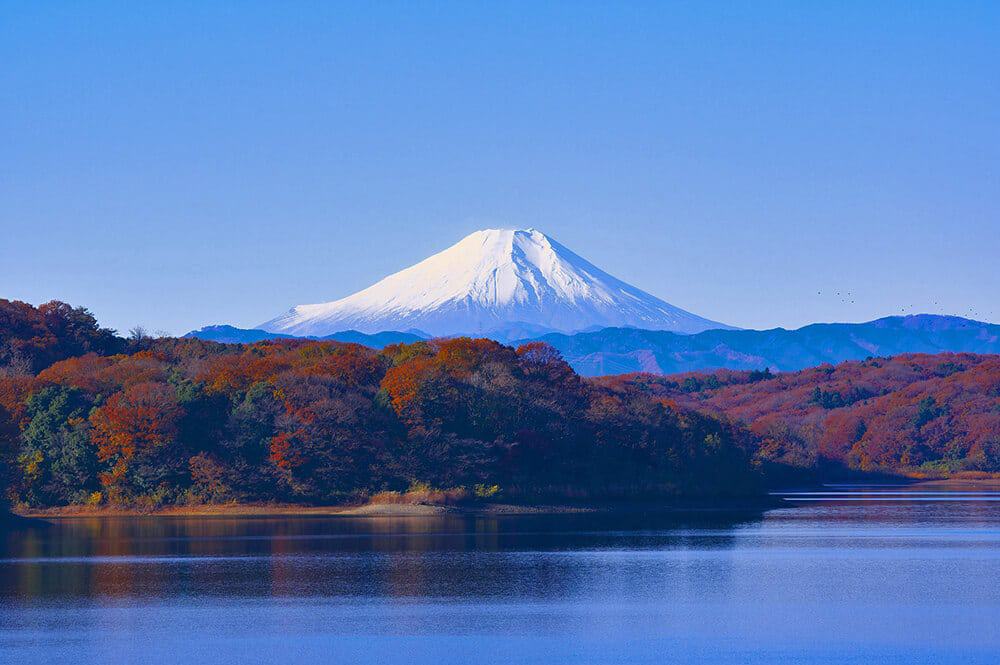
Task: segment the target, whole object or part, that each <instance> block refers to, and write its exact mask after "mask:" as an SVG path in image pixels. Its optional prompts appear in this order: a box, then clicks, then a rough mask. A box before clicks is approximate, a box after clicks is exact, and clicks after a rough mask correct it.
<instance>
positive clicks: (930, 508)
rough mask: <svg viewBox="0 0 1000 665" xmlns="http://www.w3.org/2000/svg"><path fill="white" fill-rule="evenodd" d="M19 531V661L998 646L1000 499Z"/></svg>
mask: <svg viewBox="0 0 1000 665" xmlns="http://www.w3.org/2000/svg"><path fill="white" fill-rule="evenodd" d="M781 498H782V500H783V503H784V505H782V506H781V507H779V508H777V509H774V510H769V511H766V512H763V513H761V512H746V513H732V512H722V511H711V510H707V511H690V512H683V513H676V514H653V515H642V514H628V515H592V514H590V515H588V514H572V515H521V516H504V517H465V516H440V517H406V518H388V517H369V518H356V517H355V518H347V517H324V518H318V517H317V518H284V517H283V518H275V519H272V518H227V517H218V518H176V517H174V518H168V517H148V518H100V519H89V518H88V519H83V518H80V519H64V520H61V521H58V523H57V524H56V525H55V526H52V527H50V528H45V529H27V530H22V531H19V532H15V533H8V534H0V539H2V544H0V661H3V662H10V663H19V664H28V663H57V662H59V663H61V662H73V663H101V664H102V665H107V664H109V663H233V662H244V663H264V662H282V663H293V662H324V663H390V662H400V663H435V664H440V663H471V662H509V663H664V662H679V663H689V662H690V663H838V664H840V663H873V662H879V663H893V662H899V663H935V664H940V663H963V664H969V663H997V662H1000V492H991V491H987V490H981V489H975V488H972V489H966V490H962V491H945V490H940V489H927V488H921V487H920V486H911V487H903V488H901V487H888V486H882V487H856V486H826V487H823V488H820V489H819V490H812V491H810V492H797V493H785V494H783V495H782V497H781Z"/></svg>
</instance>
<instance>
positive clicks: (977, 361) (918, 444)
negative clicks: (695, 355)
mask: <svg viewBox="0 0 1000 665" xmlns="http://www.w3.org/2000/svg"><path fill="white" fill-rule="evenodd" d="M596 381H597V382H598V383H600V384H601V385H604V386H606V387H609V388H613V389H615V390H619V391H627V392H639V393H643V394H648V395H654V396H657V397H660V398H663V399H667V400H670V401H671V402H672V403H673V404H676V405H677V406H678V407H679V408H684V409H696V410H698V411H701V412H704V413H707V414H711V415H715V416H719V417H726V418H731V419H732V420H733V421H735V422H739V423H742V424H745V425H747V426H749V428H750V430H751V431H752V432H753V433H754V434H755V435H756V437H757V441H758V443H757V444H756V445H757V452H756V458H757V459H758V460H761V461H765V462H773V463H780V464H783V465H788V466H791V467H801V468H817V467H819V466H822V465H823V464H824V463H826V464H835V465H842V466H844V467H846V468H849V469H857V470H861V471H889V472H905V473H911V474H927V475H938V474H953V473H956V472H992V473H996V472H1000V356H998V355H976V354H971V353H962V354H952V353H942V354H934V355H927V354H908V355H901V356H895V357H892V358H869V359H867V360H864V361H853V362H845V363H841V364H839V365H836V366H834V365H822V366H819V367H814V368H811V369H807V370H802V371H799V372H792V373H782V374H771V373H770V372H762V371H749V372H747V371H729V370H719V371H717V372H714V373H711V374H699V373H689V374H681V375H674V376H668V377H661V376H652V375H648V374H636V375H626V376H617V377H607V378H603V379H597V380H596Z"/></svg>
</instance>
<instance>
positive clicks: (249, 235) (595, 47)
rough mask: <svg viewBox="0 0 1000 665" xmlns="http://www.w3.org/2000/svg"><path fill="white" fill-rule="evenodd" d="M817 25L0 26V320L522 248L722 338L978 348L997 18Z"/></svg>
mask: <svg viewBox="0 0 1000 665" xmlns="http://www.w3.org/2000/svg"><path fill="white" fill-rule="evenodd" d="M821 4H822V3H811V2H808V3H804V2H789V3H768V2H739V3H722V2H720V3H703V2H686V3H650V4H643V3H610V2H608V3H589V2H583V3H576V2H574V3H538V2H526V3H517V2H513V3H477V2H461V3H409V2H407V3H393V2H384V3H360V2H359V3H328V2H322V3H308V2H297V3H283V2H274V3H264V2H214V3H212V2H210V3H204V2H191V3H181V2H162V3H132V2H117V3H101V2H86V3H85V2H46V3H37V2H8V1H6V0H0V62H3V65H2V66H0V154H2V158H0V232H2V235H0V297H7V298H16V299H22V300H27V301H29V302H33V303H39V302H44V301H46V300H49V299H54V298H57V299H61V300H66V301H69V302H72V303H74V304H84V305H87V306H88V307H90V308H91V309H92V310H93V311H94V312H95V313H96V314H97V315H98V317H99V319H100V320H101V321H102V322H103V323H104V324H105V325H109V326H111V327H115V328H118V329H121V330H125V329H127V328H129V327H131V326H133V325H136V324H142V325H144V326H146V327H148V328H150V329H152V330H164V331H167V332H171V333H182V332H186V331H187V330H190V329H192V328H196V327H200V326H202V325H205V324H209V323H218V322H228V323H233V324H236V325H243V326H251V325H254V324H257V323H260V322H261V321H264V320H266V319H269V318H271V317H272V316H274V315H276V314H278V313H279V312H281V311H283V310H284V309H286V308H287V307H289V306H291V305H293V304H297V303H304V302H322V301H326V300H333V299H335V298H338V297H341V296H344V295H347V294H349V293H351V292H353V291H355V290H357V289H360V288H362V287H364V286H367V285H368V284H370V283H371V282H374V281H375V280H376V279H378V278H380V277H382V276H384V275H385V274H388V273H390V272H393V271H395V270H398V269H400V268H403V267H405V266H407V265H410V264H412V263H414V262H416V261H418V260H420V259H422V258H424V257H425V256H427V255H429V254H430V253H432V252H435V251H438V250H440V249H443V248H444V247H446V246H448V245H450V244H452V243H453V242H455V241H457V240H458V239H459V238H461V237H462V236H463V235H465V234H467V233H469V232H471V231H473V230H476V229H478V228H484V227H490V226H534V227H536V228H539V229H541V230H543V231H545V232H547V233H549V234H551V235H553V236H554V237H555V238H557V239H558V240H559V241H560V242H562V243H563V244H565V245H566V246H568V247H570V248H571V249H573V250H574V251H576V252H577V253H579V254H581V255H583V256H585V257H586V258H588V259H590V260H591V261H593V262H594V263H596V264H597V265H599V266H601V267H602V268H604V269H606V270H608V271H609V272H611V273H612V274H615V275H616V276H618V277H621V278H622V279H625V280H626V281H629V282H631V283H633V284H635V285H636V286H639V287H640V288H643V289H645V290H647V291H649V292H651V293H653V294H655V295H658V296H660V297H662V298H664V299H666V300H668V301H670V302H672V303H674V304H676V305H678V306H681V307H684V308H686V309H689V310H692V311H694V312H696V313H698V314H701V315H704V316H707V317H710V318H713V319H716V320H721V321H725V322H727V323H730V324H734V325H738V326H744V327H773V326H785V327H796V326H799V325H803V324H805V323H809V322H813V321H833V320H837V321H861V320H868V319H871V318H875V317H878V316H883V315H887V314H893V313H900V312H902V311H903V310H905V311H906V312H915V311H928V312H941V313H955V314H962V315H968V316H973V317H974V318H979V319H985V320H991V321H1000V269H998V263H1000V261H998V258H1000V3H996V2H981V3H961V2H941V3H914V2H900V3H891V2H880V3H869V2H844V3H829V6H827V7H822V6H820V5H821ZM838 291H839V292H841V293H842V294H846V293H848V292H850V293H851V294H852V295H851V296H850V297H845V296H843V295H842V296H837V295H836V292H838ZM850 300H853V301H854V302H853V303H852V302H850Z"/></svg>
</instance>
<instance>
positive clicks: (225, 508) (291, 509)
mask: <svg viewBox="0 0 1000 665" xmlns="http://www.w3.org/2000/svg"><path fill="white" fill-rule="evenodd" d="M778 503H779V502H775V501H774V500H773V499H772V498H771V497H757V496H755V497H743V498H739V499H728V500H718V499H716V500H705V501H700V502H694V501H691V500H685V501H675V502H667V501H663V502H653V501H649V502H617V503H616V502H605V503H595V504H512V503H484V504H465V505H440V504H419V503H418V504H407V503H366V504H360V505H330V506H303V505H297V504H214V505H213V504H207V505H199V506H165V507H162V508H158V509H155V510H138V509H134V508H110V507H92V506H58V507H53V508H41V509H32V510H25V511H21V512H15V515H17V516H18V517H21V518H23V519H32V520H38V519H41V520H48V519H77V518H81V519H82V518H95V517H261V518H266V517H427V516H441V515H455V516H473V517H474V516H485V517H488V516H504V515H574V514H600V513H604V514H607V513H643V512H654V513H663V512H690V511H714V510H723V511H737V512H739V511H759V510H766V509H768V508H773V507H775V506H776V505H778Z"/></svg>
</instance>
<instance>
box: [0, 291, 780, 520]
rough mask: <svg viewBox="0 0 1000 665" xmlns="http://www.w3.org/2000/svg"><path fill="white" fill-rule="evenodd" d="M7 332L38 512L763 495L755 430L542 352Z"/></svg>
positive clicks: (51, 315) (5, 420)
mask: <svg viewBox="0 0 1000 665" xmlns="http://www.w3.org/2000/svg"><path fill="white" fill-rule="evenodd" d="M0 317H2V318H0V330H2V334H3V337H2V338H0V343H2V346H3V349H4V351H3V352H2V353H3V354H4V356H3V358H4V363H3V365H0V368H2V369H0V437H2V439H0V440H2V447H3V456H4V461H5V467H6V474H5V478H4V482H5V489H6V492H7V496H8V497H9V498H10V499H12V500H14V501H17V502H21V503H23V504H26V505H29V506H53V505H65V504H79V503H89V504H94V505H114V506H139V507H149V508H155V507H157V506H161V505H167V504H179V503H212V502H227V501H241V502H258V501H281V502H308V503H328V502H343V501H358V500H364V499H365V498H367V497H370V496H372V495H373V494H376V493H379V492H385V491H406V490H407V489H408V488H411V487H415V486H416V487H432V488H462V489H463V491H464V492H466V493H467V494H468V495H469V496H476V495H480V496H483V497H486V496H489V497H491V498H495V499H501V498H503V499H506V500H513V501H530V500H542V499H545V500H551V499H554V498H557V499H561V500H570V499H586V500H598V499H600V500H607V499H636V498H652V497H676V496H681V495H684V496H688V495H719V494H745V493H751V492H755V491H757V490H759V488H760V481H761V477H760V473H759V471H758V469H757V468H756V467H755V466H754V464H753V463H752V461H751V454H752V452H751V451H752V435H751V434H750V433H749V432H748V431H747V430H746V429H745V428H742V427H740V426H738V425H736V424H732V423H730V422H728V421H725V420H722V419H719V418H715V417H712V416H709V415H704V414H701V413H698V412H696V411H693V410H688V409H682V408H678V407H676V406H674V405H672V404H670V403H668V402H667V401H664V400H662V399H660V398H658V397H656V396H653V395H648V394H640V393H623V392H621V391H616V390H612V389H609V388H607V387H604V386H601V385H600V384H598V383H594V382H590V381H586V380H583V379H582V378H581V377H579V376H578V375H577V374H576V373H575V372H573V370H572V369H571V368H570V367H569V366H568V365H567V364H566V363H565V362H564V361H563V360H562V359H561V358H560V356H559V354H558V353H557V352H555V351H554V350H553V349H552V348H551V347H548V346H546V345H544V344H537V343H535V344H527V345H524V346H521V347H520V348H516V349H515V348H511V347H508V346H504V345H501V344H499V343H497V342H493V341H490V340H485V339H469V338H457V339H447V340H434V341H429V342H418V343H414V344H397V345H393V346H389V347H387V348H385V349H383V350H381V351H375V350H373V349H370V348H367V347H363V346H360V345H356V344H342V343H336V342H314V341H301V340H283V341H274V342H261V343H257V344H251V345H236V344H232V345H228V344H216V343H212V342H205V341H202V340H197V339H174V338H156V339H153V338H149V337H145V336H141V335H137V336H133V338H132V339H128V340H126V339H121V338H118V337H116V336H115V335H114V334H113V333H111V332H110V331H106V330H103V329H101V328H100V327H99V326H98V325H97V323H96V321H95V320H94V319H93V317H92V316H91V315H90V314H89V312H87V311H86V310H84V309H82V308H72V307H70V306H68V305H65V304H63V303H49V304H47V305H42V306H40V307H38V308H32V307H31V306H30V305H25V304H24V303H16V302H15V303H12V302H10V301H0Z"/></svg>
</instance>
